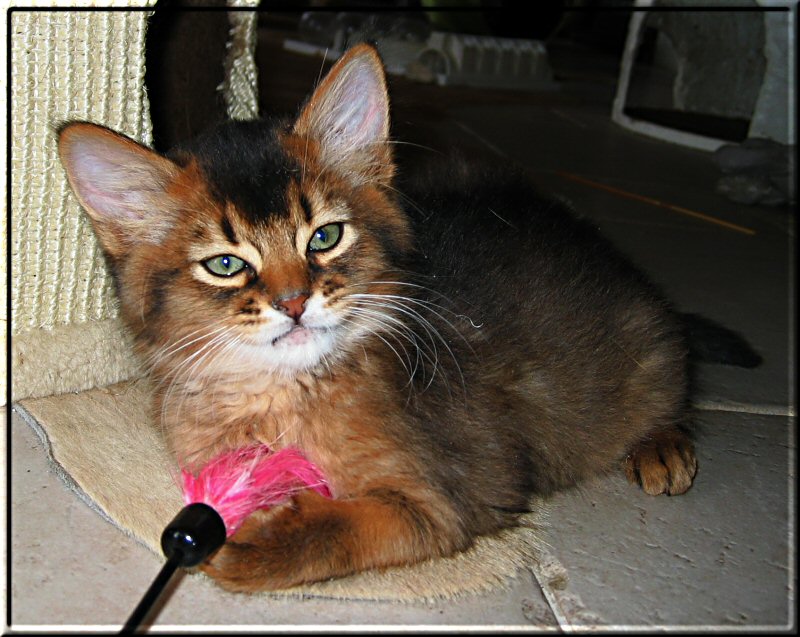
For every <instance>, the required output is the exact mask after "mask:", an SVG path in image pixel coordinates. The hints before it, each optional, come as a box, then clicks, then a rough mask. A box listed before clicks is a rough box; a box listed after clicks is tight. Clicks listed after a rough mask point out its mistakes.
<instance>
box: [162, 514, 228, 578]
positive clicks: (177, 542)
mask: <svg viewBox="0 0 800 637" xmlns="http://www.w3.org/2000/svg"><path fill="white" fill-rule="evenodd" d="M225 538H226V531H225V522H223V520H222V517H221V516H220V514H219V513H217V512H216V511H215V510H214V509H213V508H212V507H210V506H208V505H207V504H203V503H202V502H196V503H195V504H190V505H188V506H185V507H183V508H182V509H181V510H180V512H179V513H178V515H176V516H175V517H174V518H172V522H170V523H169V524H168V525H167V526H166V528H165V529H164V532H163V533H162V534H161V550H162V551H164V555H166V556H167V557H172V555H173V554H174V553H175V552H180V554H181V561H180V566H183V567H184V568H190V567H192V566H197V565H198V564H200V562H202V561H203V560H204V559H206V558H207V557H208V556H209V555H211V554H212V553H213V552H214V551H216V550H217V549H218V548H219V547H221V546H222V545H223V544H224V543H225Z"/></svg>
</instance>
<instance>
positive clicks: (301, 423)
mask: <svg viewBox="0 0 800 637" xmlns="http://www.w3.org/2000/svg"><path fill="white" fill-rule="evenodd" d="M360 367H361V366H358V367H357V368H354V369H346V370H344V371H340V372H338V373H336V374H331V373H328V374H313V373H303V374H298V375H296V376H294V377H291V378H287V377H283V376H280V375H276V376H272V375H262V376H248V377H242V378H234V379H227V380H224V381H218V382H214V383H206V384H204V385H203V386H202V387H200V386H199V385H198V386H197V387H195V388H192V387H186V388H184V391H183V392H181V394H180V395H179V396H176V397H174V398H171V397H170V396H169V395H168V394H167V395H166V397H165V398H163V399H162V401H161V404H159V405H157V409H158V410H159V411H160V412H161V417H162V423H163V426H164V431H165V434H166V438H167V442H168V445H169V447H170V450H171V451H172V452H173V454H174V455H175V456H176V457H177V458H178V459H179V463H180V464H181V465H182V466H188V467H200V466H202V465H203V464H204V463H205V462H206V461H208V460H209V459H210V458H212V457H213V456H214V455H216V454H217V453H220V452H221V451H223V450H225V449H231V448H241V447H245V446H248V445H251V444H254V443H261V444H266V445H268V446H269V447H270V448H272V449H274V450H277V449H282V448H285V447H294V448H298V449H302V450H303V452H304V454H305V455H306V456H307V457H308V458H309V459H310V460H311V461H312V462H315V463H316V464H318V465H319V466H321V467H325V471H326V476H327V478H328V479H329V481H330V482H331V486H332V488H333V489H334V491H335V492H337V493H338V494H339V495H344V494H346V493H348V492H351V491H355V490H357V489H358V488H359V487H360V486H361V485H360V483H361V476H360V474H357V473H356V474H353V472H352V466H353V463H359V462H361V461H366V462H370V464H372V465H373V466H375V465H377V466H380V465H381V464H385V463H388V464H391V465H393V464H395V462H398V460H399V458H402V460H401V461H400V462H401V463H402V462H404V463H406V464H407V465H408V466H410V465H411V464H413V462H412V461H411V459H410V458H406V457H405V456H406V455H407V454H406V453H405V452H403V451H402V450H401V449H399V448H398V441H397V440H396V436H394V435H392V434H390V432H389V428H388V427H387V424H388V422H389V421H390V420H391V417H390V414H391V413H392V412H396V409H397V407H396V406H394V405H390V404H389V403H388V402H387V401H386V400H385V398H384V399H380V397H385V396H386V392H385V391H383V389H385V388H381V387H378V386H377V385H380V382H379V381H378V380H373V381H372V382H371V383H370V385H371V386H370V387H369V388H367V387H365V380H364V379H365V376H367V377H369V373H370V372H369V370H366V371H365V370H363V369H361V368H360ZM373 372H374V370H373ZM373 378H374V376H373ZM389 402H391V401H389ZM390 459H391V460H390ZM390 470H391V469H390Z"/></svg>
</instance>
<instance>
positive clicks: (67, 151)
mask: <svg viewBox="0 0 800 637" xmlns="http://www.w3.org/2000/svg"><path fill="white" fill-rule="evenodd" d="M58 153H59V156H60V158H61V163H62V164H63V165H64V168H65V170H66V172H67V178H68V180H69V183H70V186H72V190H73V191H74V192H75V195H76V196H77V198H78V201H79V202H80V203H81V205H82V206H83V207H84V209H85V210H86V212H88V213H89V216H90V217H91V219H92V222H93V223H92V225H93V226H94V229H95V233H96V234H97V237H98V239H99V240H100V242H101V243H102V245H103V247H104V248H105V249H106V251H107V252H108V253H110V254H111V255H114V256H119V255H121V254H124V253H125V252H126V250H127V248H128V246H130V245H132V244H134V243H137V242H141V241H144V242H158V241H160V240H161V239H163V237H164V235H165V234H166V233H167V231H168V230H169V228H170V227H171V220H172V215H171V214H170V213H171V208H172V206H171V203H172V202H171V201H170V197H169V195H168V194H167V189H168V187H169V185H170V183H172V181H173V179H174V176H175V175H176V174H177V172H178V171H179V170H180V169H179V168H178V167H177V166H176V165H175V164H173V163H172V162H171V161H169V160H168V159H165V158H164V157H161V156H160V155H158V154H157V153H155V152H154V151H152V150H150V149H148V148H145V147H144V146H142V145H140V144H137V143H136V142H134V141H133V140H131V139H128V138H127V137H124V136H122V135H119V134H117V133H115V132H113V131H111V130H109V129H107V128H104V127H102V126H98V125H96V124H89V123H85V122H75V123H71V124H67V125H66V126H63V127H62V128H61V129H60V130H59V132H58Z"/></svg>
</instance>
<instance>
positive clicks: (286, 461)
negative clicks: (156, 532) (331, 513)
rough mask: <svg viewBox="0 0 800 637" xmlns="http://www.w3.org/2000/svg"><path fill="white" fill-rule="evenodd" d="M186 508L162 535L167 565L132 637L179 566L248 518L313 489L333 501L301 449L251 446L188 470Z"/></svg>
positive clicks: (132, 621) (127, 629)
mask: <svg viewBox="0 0 800 637" xmlns="http://www.w3.org/2000/svg"><path fill="white" fill-rule="evenodd" d="M180 480H181V482H182V486H183V501H184V502H185V504H186V506H185V507H183V509H181V511H180V512H179V513H178V515H176V516H175V517H174V518H173V519H172V521H171V522H170V523H169V524H168V525H167V527H166V528H165V529H164V532H163V533H162V534H161V549H162V550H163V551H164V554H165V555H166V556H167V562H166V563H165V564H164V566H163V567H162V569H161V572H160V573H159V574H158V576H157V577H156V579H155V580H154V581H153V583H152V584H151V585H150V588H149V589H148V591H147V592H146V593H145V595H144V597H143V598H142V600H141V601H140V602H139V605H138V606H137V607H136V609H135V610H134V611H133V613H132V614H131V616H130V618H129V619H128V621H127V622H126V624H125V625H124V626H123V628H122V632H123V633H132V632H134V631H135V630H136V628H137V627H138V626H139V625H140V624H141V622H142V621H143V620H144V618H145V616H146V615H147V614H148V613H149V611H150V610H151V608H152V607H153V605H154V603H155V601H156V600H157V599H158V597H159V595H160V594H161V593H162V591H163V590H164V588H165V587H166V585H167V582H168V581H169V579H170V578H171V577H172V575H173V573H174V572H175V571H176V570H177V568H178V567H179V566H183V567H192V566H197V565H198V564H200V563H201V562H202V561H203V560H204V559H206V558H207V557H208V556H210V555H211V554H212V553H214V552H215V551H216V550H217V549H219V548H220V547H221V546H222V545H223V544H224V543H225V540H226V539H227V538H229V537H230V536H231V535H233V534H234V533H235V532H236V531H237V530H238V529H239V527H241V525H242V523H243V522H244V521H245V520H246V519H247V517H248V516H249V515H250V514H251V513H253V512H254V511H257V510H259V509H265V508H270V507H274V506H276V505H278V504H283V503H284V502H287V501H288V500H289V499H290V498H291V497H292V495H293V494H295V493H297V492H298V491H302V490H304V489H313V490H314V491H316V492H317V493H319V494H320V495H323V496H325V497H328V498H329V497H331V492H330V489H329V488H328V484H327V481H326V480H325V477H324V476H323V474H322V472H321V471H320V470H319V468H318V467H317V466H316V465H314V464H313V463H312V462H310V461H309V460H307V459H306V458H305V456H303V454H302V453H301V452H300V451H298V450H297V449H293V448H291V447H287V448H285V449H280V450H279V451H272V450H271V449H270V448H269V447H268V446H267V445H251V446H249V447H244V448H242V449H233V450H231V451H226V452H224V453H222V454H220V455H218V456H216V457H215V458H212V459H211V460H210V461H209V462H208V463H207V464H206V465H205V466H204V467H203V468H202V469H201V470H200V471H199V472H198V473H197V474H194V473H192V472H190V471H187V470H185V469H184V470H182V471H181V475H180Z"/></svg>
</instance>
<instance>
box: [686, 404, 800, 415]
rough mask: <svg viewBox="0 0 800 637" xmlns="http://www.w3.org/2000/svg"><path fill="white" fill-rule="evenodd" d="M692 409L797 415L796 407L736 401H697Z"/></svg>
mask: <svg viewBox="0 0 800 637" xmlns="http://www.w3.org/2000/svg"><path fill="white" fill-rule="evenodd" d="M692 407H694V409H697V410H698V411H726V412H732V413H742V414H758V415H760V416H785V417H787V418H794V417H795V416H796V415H797V411H796V410H795V407H794V405H770V404H763V403H762V404H758V403H739V402H736V401H734V400H721V401H717V400H695V401H693V402H692Z"/></svg>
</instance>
